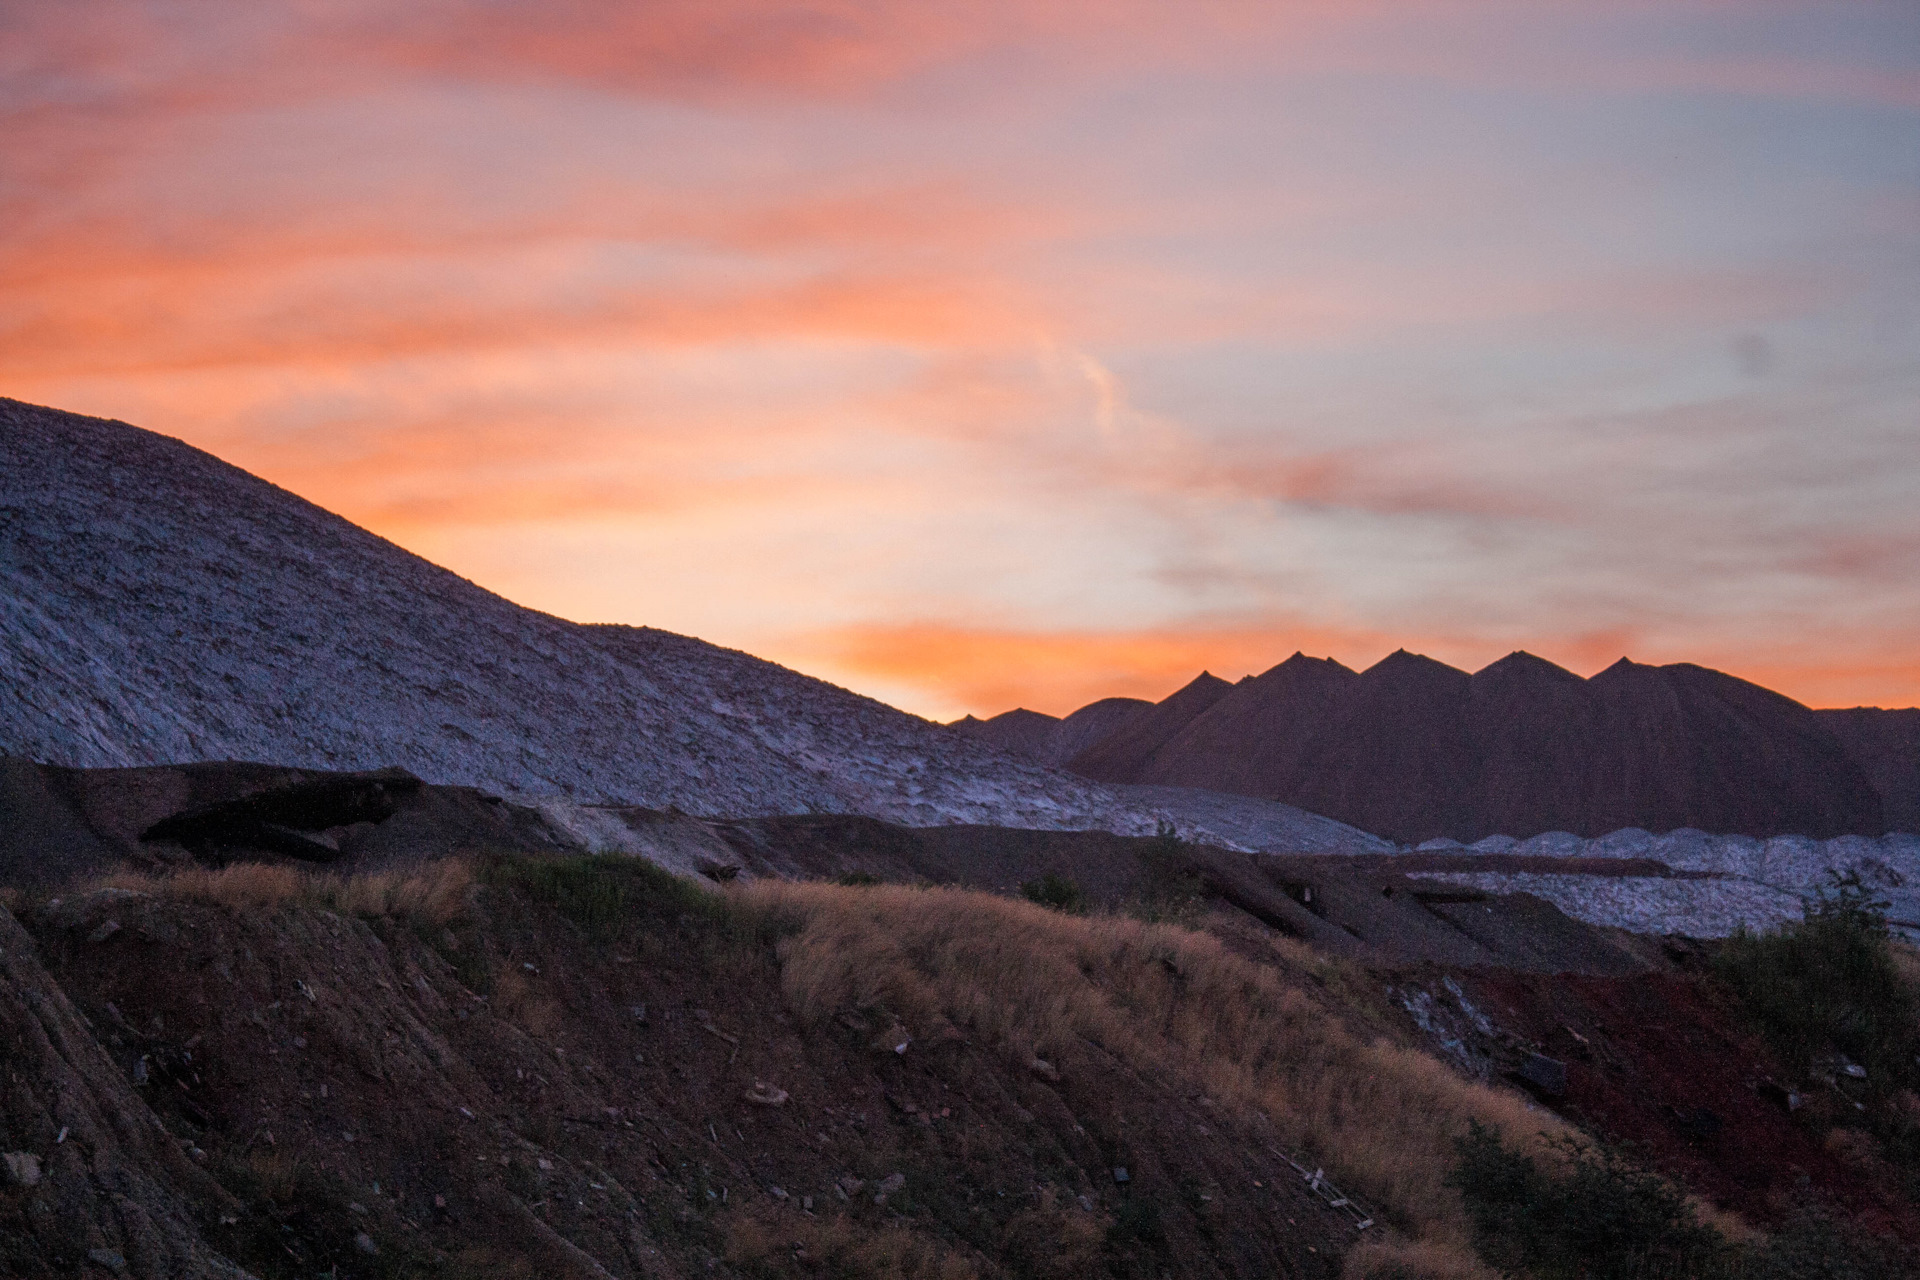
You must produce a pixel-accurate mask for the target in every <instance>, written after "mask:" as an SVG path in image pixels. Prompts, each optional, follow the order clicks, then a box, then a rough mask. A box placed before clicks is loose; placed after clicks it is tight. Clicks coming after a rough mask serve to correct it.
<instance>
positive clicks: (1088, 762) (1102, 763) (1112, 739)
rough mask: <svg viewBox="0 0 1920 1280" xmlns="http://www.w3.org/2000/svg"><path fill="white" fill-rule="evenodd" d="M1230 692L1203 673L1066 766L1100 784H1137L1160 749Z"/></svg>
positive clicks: (1216, 677) (1219, 680) (1205, 672)
mask: <svg viewBox="0 0 1920 1280" xmlns="http://www.w3.org/2000/svg"><path fill="white" fill-rule="evenodd" d="M1232 690H1233V686H1232V685H1230V684H1228V683H1227V682H1226V681H1225V680H1222V679H1221V678H1220V677H1219V676H1216V675H1214V674H1213V673H1211V672H1208V671H1202V672H1201V673H1200V674H1199V675H1197V676H1195V677H1194V678H1193V681H1192V682H1191V683H1190V684H1188V685H1186V686H1185V687H1183V688H1181V689H1180V690H1178V691H1177V692H1175V693H1173V694H1170V695H1169V696H1167V697H1166V698H1164V699H1162V700H1161V701H1159V702H1156V703H1154V704H1153V706H1152V707H1150V708H1147V709H1145V710H1141V711H1139V712H1137V713H1135V714H1132V715H1129V716H1128V717H1127V718H1126V719H1125V720H1124V721H1122V722H1121V723H1120V725H1119V727H1118V728H1116V729H1114V730H1113V731H1112V732H1111V733H1109V734H1107V735H1106V736H1105V737H1104V738H1101V739H1100V740H1099V741H1098V742H1096V743H1094V745H1092V746H1091V747H1088V748H1087V749H1086V750H1084V751H1082V752H1080V753H1079V754H1078V755H1076V756H1074V757H1073V758H1072V759H1071V760H1069V761H1067V767H1068V768H1069V769H1071V770H1073V771H1074V772H1075V773H1077V774H1080V775H1082V776H1083V777H1088V778H1093V779H1096V780H1098V781H1100V782H1137V781H1139V779H1140V775H1141V774H1142V773H1144V772H1146V771H1147V770H1148V769H1150V768H1151V767H1152V764H1153V761H1154V758H1155V756H1156V754H1157V753H1158V752H1159V751H1160V749H1161V748H1162V747H1164V746H1166V745H1167V744H1168V743H1170V742H1171V741H1172V740H1173V739H1174V738H1175V737H1176V736H1178V734H1179V733H1180V731H1181V730H1182V729H1184V728H1186V727H1187V726H1188V725H1189V724H1191V723H1192V722H1193V721H1194V720H1196V719H1197V718H1199V717H1200V716H1201V715H1202V714H1203V713H1205V712H1206V711H1208V710H1209V709H1211V708H1212V707H1213V705H1214V704H1215V703H1217V702H1219V701H1220V700H1221V699H1222V698H1224V697H1226V696H1227V694H1228V693H1230V692H1232ZM1093 705H1095V706H1099V705H1100V704H1099V703H1095V704H1093Z"/></svg>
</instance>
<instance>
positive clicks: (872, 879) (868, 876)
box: [833, 871, 880, 889]
mask: <svg viewBox="0 0 1920 1280" xmlns="http://www.w3.org/2000/svg"><path fill="white" fill-rule="evenodd" d="M833 882H834V883H835V884H844V885H846V886H847V887H848V888H855V889H857V888H860V887H862V886H865V885H870V884H879V883H880V877H879V876H877V875H875V874H873V872H871V871H843V872H841V873H840V874H839V875H837V876H835V877H834V878H833Z"/></svg>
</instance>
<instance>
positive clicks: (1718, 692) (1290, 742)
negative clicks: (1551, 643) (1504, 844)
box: [1073, 650, 1920, 841]
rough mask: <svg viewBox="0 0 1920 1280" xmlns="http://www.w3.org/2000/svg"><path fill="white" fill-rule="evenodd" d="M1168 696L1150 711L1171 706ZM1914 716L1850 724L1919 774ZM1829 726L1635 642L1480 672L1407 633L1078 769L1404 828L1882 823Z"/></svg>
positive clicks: (1919, 721) (1872, 796)
mask: <svg viewBox="0 0 1920 1280" xmlns="http://www.w3.org/2000/svg"><path fill="white" fill-rule="evenodd" d="M1192 687H1193V686H1189V688H1190V689H1191V688H1192ZM1186 693H1187V691H1186V690H1183V691H1182V694H1180V695H1175V698H1180V697H1181V696H1182V695H1184V694H1186ZM1174 701H1175V699H1168V701H1167V703H1163V704H1161V707H1159V708H1155V712H1154V715H1155V716H1161V715H1162V708H1165V709H1166V711H1165V720H1166V721H1170V720H1172V719H1173V718H1174V717H1175V716H1176V715H1177V714H1178V713H1177V711H1176V710H1175V708H1174V707H1173V705H1172V704H1173V703H1174ZM1833 714H1851V713H1828V715H1829V716H1831V715H1833ZM1879 714H1881V715H1894V714H1905V713H1879ZM1913 715H1914V716H1915V721H1914V727H1912V728H1910V729H1909V728H1906V727H1904V726H1905V722H1902V721H1870V720H1866V719H1862V720H1861V721H1860V722H1859V724H1860V726H1861V727H1860V728H1859V729H1858V730H1850V732H1853V734H1854V736H1855V737H1857V738H1859V739H1861V740H1863V741H1868V742H1871V743H1874V744H1884V745H1874V746H1871V747H1862V748H1861V750H1862V751H1863V752H1865V753H1867V754H1869V755H1871V756H1872V758H1873V759H1874V761H1875V765H1874V767H1875V768H1876V769H1877V770H1878V771H1879V773H1880V774H1881V775H1884V776H1885V777H1886V778H1887V779H1888V781H1887V783H1886V784H1885V785H1887V786H1889V787H1894V788H1898V787H1899V786H1901V785H1902V778H1903V777H1905V776H1906V775H1905V774H1903V773H1902V772H1901V771H1902V770H1903V769H1904V770H1907V771H1908V772H1910V773H1911V772H1920V763H1915V761H1916V760H1920V751H1915V752H1907V751H1906V749H1905V748H1904V747H1903V745H1902V744H1903V742H1904V739H1903V738H1902V734H1903V733H1910V734H1915V735H1920V712H1915V713H1913ZM1160 723H1164V721H1161V722H1160ZM1833 723H1834V722H1833V721H1832V720H1830V719H1825V720H1823V718H1822V716H1821V715H1819V714H1816V713H1815V712H1813V711H1811V710H1809V709H1808V708H1806V707H1804V706H1802V705H1800V704H1799V703H1797V702H1794V701H1793V700H1792V699H1790V698H1786V697H1783V696H1781V695H1780V694H1777V693H1773V692H1771V691H1769V690H1767V689H1763V688H1761V687H1760V686H1758V685H1755V684H1750V683H1748V682H1747V681H1744V680H1738V679H1735V678H1734V677H1732V676H1729V675H1724V674H1722V673H1721V672H1718V671H1710V670H1708V669H1707V668H1705V667H1698V666H1694V665H1691V664H1689V663H1676V664H1674V665H1671V666H1664V667H1650V666H1642V665H1640V664H1638V663H1633V662H1629V661H1627V660H1626V659H1622V660H1621V661H1620V662H1618V663H1616V664H1614V665H1613V666H1612V667H1609V668H1608V669H1607V670H1605V671H1603V672H1601V673H1600V674H1599V675H1596V676H1594V677H1593V678H1592V679H1591V680H1583V679H1581V678H1580V677H1579V676H1577V675H1575V674H1574V673H1573V672H1571V671H1566V670H1564V669H1562V668H1560V667H1557V666H1555V665H1553V664H1552V663H1550V662H1546V661H1544V660H1542V659H1540V658H1536V657H1534V656H1532V655H1531V654H1526V653H1515V654H1512V655H1510V656H1508V657H1506V658H1502V659H1501V660H1500V661H1498V662H1496V663H1494V664H1492V665H1491V666H1488V667H1486V668H1485V669H1483V670H1481V671H1479V672H1477V673H1475V674H1473V675H1471V676H1469V675H1468V674H1467V673H1466V672H1464V671H1458V670H1455V669H1454V668H1452V667H1449V666H1445V665H1444V664H1442V663H1438V662H1435V661H1433V660H1432V659H1430V658H1424V657H1421V656H1419V655H1417V654H1412V653H1408V652H1406V651H1404V650H1402V651H1400V652H1397V653H1394V654H1392V655H1390V656H1389V657H1387V658H1385V659H1383V660H1382V661H1381V662H1379V663H1377V664H1376V665H1374V666H1373V667H1370V668H1368V669H1367V670H1366V671H1365V672H1363V673H1361V674H1359V675H1357V676H1356V675H1354V674H1353V673H1352V672H1350V671H1348V670H1347V669H1346V668H1345V667H1342V666H1340V665H1339V664H1338V663H1333V662H1328V661H1316V660H1314V659H1311V658H1307V657H1304V656H1302V655H1298V654H1296V655H1295V656H1294V657H1292V658H1290V659H1288V660H1287V661H1286V662H1284V663H1282V664H1280V665H1279V666H1278V667H1275V668H1274V669H1273V670H1271V671H1269V672H1267V673H1266V674H1265V675H1262V676H1261V677H1259V678H1258V679H1257V680H1251V681H1246V682H1243V683H1242V684H1241V685H1239V686H1238V687H1235V688H1233V689H1232V690H1231V692H1226V693H1223V695H1222V696H1219V697H1218V698H1216V699H1215V700H1214V702H1213V704H1212V705H1211V706H1210V707H1209V708H1207V709H1206V710H1204V711H1203V712H1202V713H1201V714H1199V715H1197V716H1192V717H1190V718H1189V720H1188V723H1187V724H1186V725H1185V727H1184V728H1183V729H1182V730H1180V731H1179V732H1178V733H1177V734H1174V735H1171V736H1165V737H1156V736H1155V735H1153V734H1151V733H1149V731H1148V719H1147V717H1142V719H1140V720H1138V721H1134V722H1132V723H1130V724H1129V725H1127V726H1126V727H1125V728H1124V729H1123V730H1122V731H1121V732H1120V733H1119V734H1116V735H1114V736H1113V737H1110V738H1109V739H1107V740H1106V741H1105V742H1102V743H1100V744H1099V745H1097V746H1096V747H1094V748H1092V749H1091V750H1089V751H1087V752H1085V753H1083V754H1082V755H1081V756H1080V757H1078V758H1077V759H1076V760H1075V762H1074V765H1073V767H1074V768H1076V769H1082V768H1083V766H1085V768H1084V770H1083V771H1086V772H1088V773H1089V774H1090V776H1098V777H1100V778H1102V779H1103V780H1106V781H1111V782H1142V783H1150V784H1162V785H1178V786H1189V787H1207V788H1211V789H1214V790H1219V791H1228V792H1234V793H1237V794H1241V795H1250V796H1257V797H1260V798H1262V799H1272V800H1280V801H1283V802H1285V803H1287V804H1291V805H1297V806H1298V807H1300V808H1302V809H1307V810H1310V811H1312V812H1314V813H1318V814H1322V815H1325V816H1326V817H1329V818H1335V819H1338V820H1339V821H1341V822H1345V823H1349V824H1351V825H1353V826H1356V827H1359V828H1361V829H1362V830H1365V831H1372V832H1376V833H1378V834H1380V835H1384V836H1388V837H1391V838H1393V839H1397V840H1406V841H1420V840H1427V839H1431V838H1433V837H1437V836H1445V837H1451V838H1453V839H1456V840H1464V841H1472V840H1477V839H1480V838H1481V837H1483V836H1489V835H1495V834H1504V835H1511V836H1518V837H1525V836H1530V835H1536V834H1538V833H1540V832H1543V831H1570V832H1573V833H1575V834H1578V835H1584V836H1598V835H1604V834H1605V833H1607V832H1609V831H1617V830H1619V829H1621V828H1623V827H1644V828H1646V829H1648V830H1652V831H1669V830H1673V829H1675V828H1678V827H1698V828H1701V829H1702V830H1706V831H1716V832H1727V833H1738V834H1745V835H1754V836H1769V835H1780V834H1798V835H1808V836H1814V837H1817V838H1826V837H1830V836H1836V835H1844V834H1849V833H1854V834H1861V835H1879V834H1881V833H1882V832H1883V831H1885V830H1886V829H1887V821H1886V819H1885V818H1884V817H1883V810H1882V805H1881V800H1880V793H1879V792H1878V791H1876V790H1875V787H1874V782H1873V780H1870V779H1869V777H1868V774H1867V772H1866V771H1865V770H1863V768H1862V767H1861V765H1860V764H1858V763H1856V761H1855V759H1854V757H1853V756H1852V755H1850V754H1849V752H1848V750H1847V748H1846V747H1845V746H1843V745H1842V744H1841V741H1840V740H1839V738H1837V737H1836V736H1835V734H1834V732H1833V731H1832V726H1833ZM1876 725H1877V726H1879V727H1878V728H1870V727H1869V726H1876ZM1913 794H1914V799H1913V801H1912V805H1913V806H1914V807H1920V787H1916V788H1915V789H1914V792H1913ZM1903 811H1904V810H1903Z"/></svg>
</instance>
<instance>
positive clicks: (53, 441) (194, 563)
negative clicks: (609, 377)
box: [0, 400, 1379, 852]
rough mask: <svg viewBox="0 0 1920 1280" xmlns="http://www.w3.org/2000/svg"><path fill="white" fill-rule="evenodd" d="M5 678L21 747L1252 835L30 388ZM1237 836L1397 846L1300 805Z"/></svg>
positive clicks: (3, 613) (639, 794) (778, 806)
mask: <svg viewBox="0 0 1920 1280" xmlns="http://www.w3.org/2000/svg"><path fill="white" fill-rule="evenodd" d="M0 676H3V678H0V752H7V753H11V754H14V755H20V756H28V757H31V758H33V759H36V760H41V761H46V762H52V763H58V764H67V765H78V766H89V767H99V766H113V765H136V764H157V763H172V762H182V761H192V760H209V759H234V760H254V761H264V762H271V763H276V764H286V765H297V766H304V767H310V768H325V769H361V768H377V767H381V766H385V765H399V766H401V767H403V768H406V769H409V770H411V771H413V772H414V773H417V774H419V775H420V776H421V777H423V778H426V779H428V780H429V781H433V782H445V783H458V784H465V785H469V786H478V787H484V788H487V789H490V790H494V791H501V792H507V793H511V794H518V795H541V794H548V795H562V796H567V797H571V798H573V799H574V800H576V801H582V802H588V803H592V802H609V803H621V804H638V805H647V806H652V807H655V808H664V807H666V806H669V805H672V806H676V807H678V808H680V809H681V810H684V811H686V812H689V813H695V814H706V815H730V816H742V817H744V816H755V815H767V814H780V813H805V812H810V811H820V812H853V813H866V814H870V815H872V816H875V817H879V818H885V819H889V820H892V821H896V822H904V823H909V824H917V825H934V824H941V823H950V822H977V823H991V824H997V825H1004V826H1022V827H1037V828H1095V827H1097V828H1103V829H1106V830H1111V831H1115V832H1119V833H1122V834H1128V833H1141V834H1150V833H1152V832H1153V831H1154V830H1155V828H1156V826H1157V825H1158V823H1159V822H1160V821H1161V820H1162V818H1163V817H1171V818H1173V819H1174V820H1175V821H1176V823H1177V824H1178V825H1179V827H1180V829H1181V830H1182V832H1183V834H1188V835H1191V836H1195V837H1198V838H1214V839H1216V841H1217V842H1222V843H1227V842H1229V841H1226V840H1223V839H1220V838H1219V837H1216V836H1214V833H1212V832H1211V831H1210V830H1208V829H1207V828H1206V827H1205V826H1204V824H1199V823H1193V822H1188V821H1186V820H1184V819H1183V817H1182V815H1181V814H1180V812H1179V811H1178V808H1177V806H1171V805H1164V804H1163V805H1151V806H1150V805H1147V804H1143V803H1139V802H1136V801H1132V800H1128V799H1123V798H1121V797H1119V796H1117V795H1115V794H1114V793H1113V792H1111V791H1109V790H1107V789H1106V788H1103V787H1101V786H1098V785H1097V784H1093V783H1090V782H1087V781H1086V780H1084V779H1081V778H1077V777H1074V776H1073V775H1070V774H1065V773H1059V772H1056V771H1054V770H1051V769H1045V768H1041V767H1038V766H1035V765H1031V764H1025V763H1022V762H1020V761H1017V760H1014V759H1013V758H1011V757H1009V756H1007V755H1005V754H1003V753H1001V752H999V751H996V750H993V749H992V748H989V747H987V746H984V745H982V744H979V743H976V742H974V741H972V740H970V739H968V738H967V737H965V736H964V735H961V734H958V733H955V732H952V731H950V730H948V729H946V728H944V727H942V726H939V725H936V724H933V723H931V722H929V721H925V720H922V719H920V718H918V717H916V716H911V715H908V714H907V713H905V712H902V711H898V710H895V709H894V708H892V707H888V706H886V705H884V704H882V703H879V702H875V701H873V700H872V699H870V698H863V697H860V696H859V695H857V694H853V693H850V692H848V691H847V690H845V689H841V688H838V687H836V686H834V685H830V684H827V683H826V682H824V681H821V680H815V679H811V678H809V677H807V676H803V675H800V674H798V673H796V672H793V671H789V670H787V669H786V668H784V667H780V666H777V665H775V664H773V663H770V662H764V661H761V660H760V659H758V658H754V657H751V656H749V655H747V654H744V653H738V652H734V651H732V650H727V649H721V648H718V647H716V646H714V645H710V644H705V643H703V642H701V641H699V640H693V639H689V638H687V637H684V636H677V635H672V634H669V633H667V632H662V631H655V630H652V629H648V628H633V627H615V626H582V625H579V624H576V623H571V622H567V621H564V620H562V619H559V618H554V617H549V616H547V615H545V614H541V613H536V612H534V611H533V610H530V609H524V608H521V607H520V606H518V605H515V604H513V603H511V602H510V601H507V600H504V599H502V598H501V597H499V596H496V595H493V594H492V593H490V592H487V591H484V590H482V589H481V588H479V587H477V586H475V585H473V584H472V583H470V582H468V581H466V580H464V579H462V578H460V577H457V576H456V575H454V574H452V573H449V572H447V571H446V570H444V569H441V568H438V567H436V566H434V565H432V564H429V563H428V562H426V561H425V560H422V559H420V558H419V557H418V556H415V555H412V554H411V553H409V552H407V551H404V550H402V549H401V548H399V547H397V546H395V545H393V544H392V543H390V542H387V541H384V540H383V539H381V538H378V537H375V536H374V535H373V534H371V533H368V532H367V531H366V530H364V529H360V528H358V527H356V526H355V525H353V524H350V523H348V522H347V521H346V520H343V519H341V518H340V517H338V516H335V515H332V514H330V513H328V512H326V511H323V510H321V509H320V508H319V507H316V506H314V505H313V504H311V503H309V502H306V501H304V500H303V499H301V498H298V497H296V496H294V495H293V494H291V493H288V492H286V491H285V490H282V489H279V488H276V487H275V486H273V485H271V484H268V483H266V482H265V481H263V480H260V479H258V478H257V477H254V476H251V475H249V474H247V473H246V472H244V471H241V470H239V469H238V468H236V467H232V466H229V465H228V464H226V463H224V462H221V461H220V460H219V459H217V458H214V457H212V456H210V455H208V454H206V453H203V452H201V451H199V450H197V449H193V448H190V447H188V446H187V445H185V444H182V443H180V442H179V441H177V440H173V439H169V438H167V437H165V436H159V435H155V434H153V433H151V432H147V431H141V430H139V429H137V428H134V427H129V426H127V425H125V424H123V423H117V422H107V421H103V420H100V419H95V418H84V417H79V416H77V415H73V414H67V413H61V412H59V411H57V410H52V409H42V408H37V407H34V406H30V405H25V404H21V403H19V402H17V401H11V400H0ZM1242 825H1243V826H1244V825H1245V824H1242ZM1255 825H1256V826H1258V824H1255ZM1239 834H1240V835H1241V836H1242V840H1239V841H1231V842H1232V843H1235V844H1236V845H1238V847H1265V848H1276V849H1283V848H1288V847H1290V846H1291V845H1292V844H1293V843H1294V835H1295V834H1300V835H1302V836H1303V837H1304V838H1307V839H1310V840H1311V842H1312V843H1313V844H1314V845H1315V846H1316V847H1324V846H1326V845H1328V844H1332V845H1336V846H1338V845H1343V844H1346V843H1348V842H1351V843H1352V845H1353V846H1354V850H1355V851H1356V852H1362V851H1371V850H1372V849H1374V848H1375V847H1377V846H1378V844H1379V842H1377V841H1375V840H1373V838H1372V837H1369V836H1366V835H1364V834H1363V833H1360V832H1357V831H1354V830H1352V829H1351V828H1348V827H1344V826H1341V825H1340V824H1339V823H1335V822H1330V821H1328V820H1327V819H1323V818H1317V817H1314V816H1313V815H1310V814H1304V813H1301V812H1300V811H1298V810H1293V809H1289V808H1287V807H1286V806H1283V805H1275V806H1272V807H1271V810H1270V811H1269V813H1268V817H1267V820H1266V824H1265V826H1264V827H1262V828H1260V829H1259V832H1258V834H1259V836H1260V839H1259V841H1258V843H1257V844H1255V845H1247V844H1245V843H1244V839H1245V835H1246V832H1245V831H1244V830H1243V831H1241V832H1240V833H1239Z"/></svg>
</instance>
